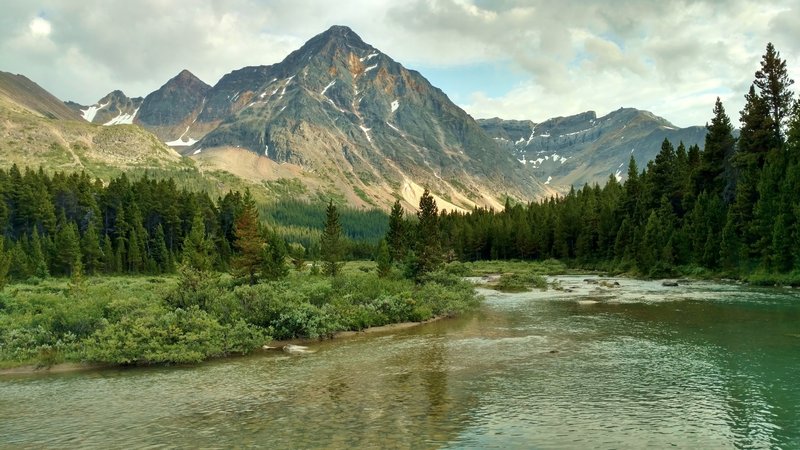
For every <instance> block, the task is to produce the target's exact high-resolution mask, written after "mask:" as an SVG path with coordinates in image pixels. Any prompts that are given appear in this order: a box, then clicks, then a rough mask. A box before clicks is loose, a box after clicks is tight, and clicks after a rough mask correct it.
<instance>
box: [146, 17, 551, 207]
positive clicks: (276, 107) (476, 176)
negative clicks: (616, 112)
mask: <svg viewBox="0 0 800 450" xmlns="http://www.w3.org/2000/svg"><path fill="white" fill-rule="evenodd" d="M134 123H139V124H141V125H142V126H144V127H145V128H147V129H148V130H151V131H153V132H154V133H155V134H156V135H158V136H159V137H160V138H161V139H162V140H163V141H165V142H167V143H169V144H170V145H173V146H174V147H175V148H177V149H179V151H181V152H182V153H183V154H184V155H191V156H193V157H195V158H196V159H197V160H198V161H199V162H200V163H201V164H203V165H205V166H207V167H213V168H222V169H225V170H228V171H230V172H233V173H235V174H237V175H240V176H244V177H247V178H251V179H254V180H258V179H262V180H272V181H276V180H280V179H283V178H296V179H299V180H300V181H301V182H302V183H303V184H304V185H306V186H307V187H308V188H309V190H310V193H311V195H318V196H320V197H331V196H332V197H337V198H342V199H343V200H345V201H347V202H348V203H351V204H356V205H361V206H367V205H372V206H382V207H386V206H388V205H390V204H391V203H392V202H394V200H395V199H400V200H403V201H404V202H405V204H406V206H408V207H415V206H416V203H417V202H418V198H419V196H420V194H421V193H422V187H423V186H428V187H430V189H431V191H432V192H433V193H434V195H436V196H437V201H439V202H440V203H439V204H440V206H441V207H443V208H447V209H455V208H459V209H469V208H472V207H473V206H475V205H485V206H493V207H501V206H502V202H503V200H504V198H505V195H510V196H513V197H516V198H519V199H526V200H527V199H532V198H535V197H538V196H541V195H545V194H547V193H549V192H551V191H550V190H549V189H548V188H547V187H546V186H544V185H542V183H540V182H539V181H537V179H536V178H535V177H534V176H533V175H532V174H531V172H530V170H527V169H528V168H527V167H525V166H523V165H522V164H520V163H519V162H517V161H516V160H515V158H514V157H513V155H512V154H509V153H508V152H507V151H506V150H505V149H504V148H503V146H501V145H498V142H496V141H494V140H493V139H491V138H490V137H489V136H488V135H487V134H486V133H485V132H484V131H483V130H482V129H481V127H480V126H479V125H478V123H477V122H476V121H475V120H474V119H473V118H472V117H470V116H469V115H468V114H467V113H466V112H464V111H463V110H462V109H461V108H459V107H458V106H456V105H455V104H453V103H452V102H451V101H450V100H449V98H448V97H447V96H446V95H445V94H444V93H443V92H442V91H441V90H439V89H437V88H436V87H434V86H432V85H431V84H430V83H429V82H428V81H427V80H426V79H425V78H424V77H423V76H422V75H420V74H419V73H418V72H415V71H413V70H409V69H406V68H405V67H403V66H402V65H401V64H399V63H397V62H396V61H394V60H393V59H392V58H390V57H389V56H388V55H386V54H384V53H382V52H381V51H380V50H378V49H376V48H375V47H373V46H371V45H369V44H367V43H365V42H364V41H363V40H362V39H361V38H360V37H359V36H358V35H357V34H356V33H355V32H353V31H352V30H351V29H349V28H347V27H343V26H334V27H332V28H330V29H329V30H327V31H325V32H324V33H322V34H319V35H317V36H315V37H313V38H312V39H311V40H309V41H308V42H307V43H306V44H304V45H303V46H302V47H301V48H300V49H298V50H296V51H294V52H292V53H291V54H290V55H288V56H287V57H286V58H285V59H284V60H283V61H281V62H280V63H277V64H273V65H267V66H254V67H245V68H242V69H239V70H235V71H233V72H231V73H229V74H227V75H225V76H223V77H222V79H220V80H219V82H218V83H217V84H216V85H214V86H213V87H208V86H207V85H205V84H204V83H202V82H201V81H199V80H197V79H196V77H194V76H193V75H191V74H190V73H189V72H188V71H184V72H181V74H179V75H178V76H177V77H175V78H173V79H172V80H170V81H169V82H168V83H167V84H165V85H164V86H163V87H162V88H161V89H159V90H158V91H156V92H154V93H152V94H150V95H148V96H147V97H146V98H145V99H144V102H143V103H142V106H141V109H140V111H139V114H138V115H137V117H136V120H135V121H134ZM195 140H197V142H195Z"/></svg>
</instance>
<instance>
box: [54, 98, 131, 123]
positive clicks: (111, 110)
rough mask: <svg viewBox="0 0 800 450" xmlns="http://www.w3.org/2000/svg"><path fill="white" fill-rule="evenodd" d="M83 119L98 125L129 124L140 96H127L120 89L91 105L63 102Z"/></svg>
mask: <svg viewBox="0 0 800 450" xmlns="http://www.w3.org/2000/svg"><path fill="white" fill-rule="evenodd" d="M65 104H66V105H67V106H68V107H70V109H72V110H73V111H75V112H76V113H78V114H80V116H81V117H83V119H84V120H86V121H87V122H91V123H96V124H100V125H122V124H131V123H133V121H134V118H135V117H136V116H137V114H138V112H139V107H141V106H142V97H135V98H128V96H126V95H125V93H124V92H122V91H113V92H111V93H109V94H108V95H106V96H105V97H103V98H101V99H100V100H99V101H98V102H97V103H95V104H94V105H91V106H84V105H80V104H78V103H75V102H65Z"/></svg>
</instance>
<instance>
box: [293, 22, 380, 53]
mask: <svg viewBox="0 0 800 450" xmlns="http://www.w3.org/2000/svg"><path fill="white" fill-rule="evenodd" d="M348 49H353V50H363V51H368V50H374V47H372V46H371V45H369V44H367V43H365V42H364V41H363V40H362V39H361V37H360V36H359V35H358V34H356V32H355V31H353V30H352V29H350V27H346V26H344V25H334V26H332V27H330V28H328V29H327V30H325V31H324V32H322V33H320V34H318V35H316V36H314V37H313V38H311V39H310V40H309V41H308V42H306V43H305V44H304V45H303V46H302V47H300V48H299V49H298V50H295V51H294V52H292V53H291V54H290V55H289V56H288V57H287V60H292V59H302V60H306V59H308V58H309V57H311V56H313V55H332V54H335V53H337V52H341V51H342V50H348Z"/></svg>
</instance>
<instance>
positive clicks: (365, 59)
mask: <svg viewBox="0 0 800 450" xmlns="http://www.w3.org/2000/svg"><path fill="white" fill-rule="evenodd" d="M376 56H378V53H371V54H369V55H367V56H365V57H363V58H358V60H359V61H361V62H364V61H369V60H370V59H372V58H374V57H376Z"/></svg>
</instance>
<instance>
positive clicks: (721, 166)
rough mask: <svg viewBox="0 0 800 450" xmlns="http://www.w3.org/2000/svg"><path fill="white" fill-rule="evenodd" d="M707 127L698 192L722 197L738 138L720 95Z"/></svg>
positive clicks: (698, 179)
mask: <svg viewBox="0 0 800 450" xmlns="http://www.w3.org/2000/svg"><path fill="white" fill-rule="evenodd" d="M706 128H707V129H708V134H706V141H705V147H704V149H703V153H702V155H701V163H700V168H699V170H698V173H697V181H696V186H697V187H696V189H697V191H696V192H697V194H699V193H700V192H703V191H706V192H708V193H709V194H710V195H718V196H721V197H722V196H723V193H724V192H725V190H726V189H725V188H726V186H727V185H728V183H729V180H728V178H730V177H731V169H732V168H731V164H730V158H732V157H733V154H734V151H735V149H736V139H734V137H733V125H732V124H731V120H730V118H729V117H728V115H727V114H726V113H725V108H724V107H723V106H722V102H721V101H720V99H719V97H717V101H716V103H715V104H714V117H713V118H712V119H711V123H710V124H708V125H706ZM729 189H730V188H729ZM728 200H729V201H730V200H732V198H729V199H728Z"/></svg>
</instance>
